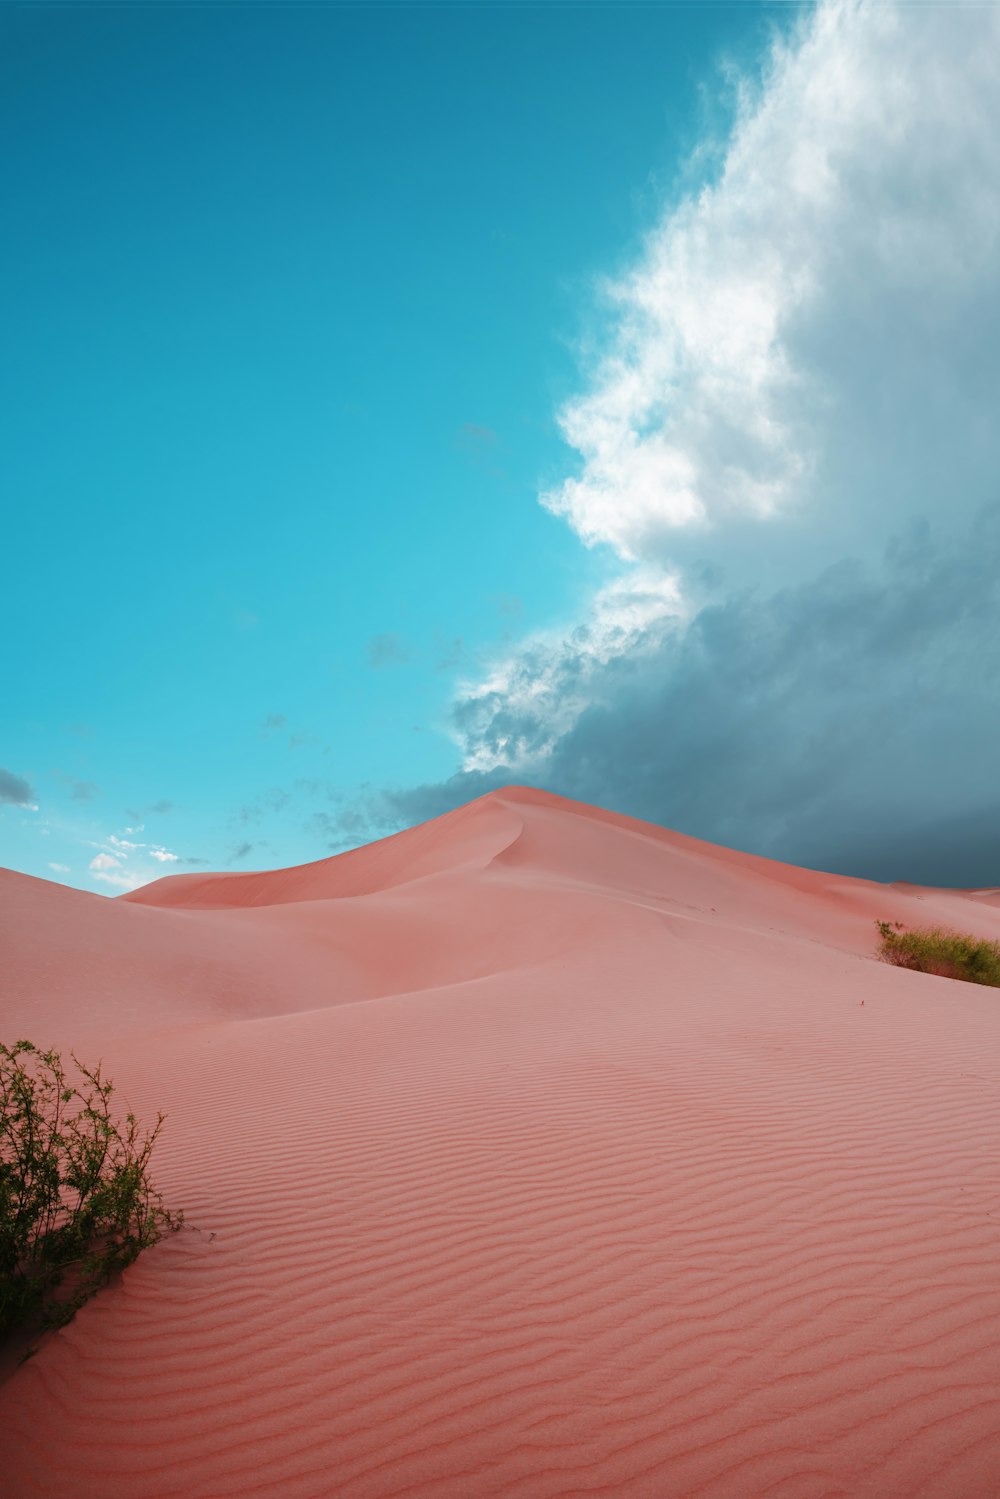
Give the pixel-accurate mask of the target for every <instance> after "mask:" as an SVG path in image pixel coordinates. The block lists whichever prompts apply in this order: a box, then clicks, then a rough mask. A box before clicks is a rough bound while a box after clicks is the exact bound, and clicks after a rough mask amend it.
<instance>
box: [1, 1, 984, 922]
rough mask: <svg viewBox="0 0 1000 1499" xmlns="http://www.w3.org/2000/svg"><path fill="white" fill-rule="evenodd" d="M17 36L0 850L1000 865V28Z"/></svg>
mask: <svg viewBox="0 0 1000 1499" xmlns="http://www.w3.org/2000/svg"><path fill="white" fill-rule="evenodd" d="M0 26H2V30H3V45H2V48H0V54H2V62H0V67H2V69H3V73H4V77H3V82H2V86H0V98H2V100H3V104H2V106H0V107H2V111H3V117H4V123H5V126H6V131H5V134H6V137H7V139H8V140H9V141H13V142H15V143H16V149H15V150H13V151H11V150H8V151H7V152H5V153H4V166H3V174H4V181H3V189H4V201H5V204H6V205H7V220H8V226H9V227H8V230H7V232H5V235H4V237H3V243H2V244H0V263H2V269H3V286H4V287H5V289H6V290H5V303H6V305H5V310H4V327H5V357H4V358H3V360H2V362H0V379H2V382H3V388H2V391H0V399H2V402H3V409H4V412H5V416H6V423H5V426H6V429H7V435H6V437H5V441H4V444H3V448H2V452H0V485H2V489H3V493H4V495H5V506H4V512H5V531H6V537H5V539H6V546H5V548H4V564H3V572H4V577H3V585H4V586H3V590H2V595H0V598H2V603H0V608H2V610H3V628H4V639H5V642H6V644H7V651H6V653H5V654H6V662H5V671H4V678H5V681H4V693H3V736H2V742H0V766H2V767H3V768H4V772H5V775H6V779H3V777H0V800H2V802H3V803H4V805H3V806H2V807H0V861H2V862H3V863H6V864H8V865H10V866H12V867H15V868H18V869H22V870H25V871H27V872H29V873H33V874H37V875H42V876H44V877H46V878H57V879H61V880H64V881H66V882H67V883H72V884H79V885H82V886H83V887H85V888H88V889H95V890H100V891H102V892H104V893H108V894H113V893H117V891H119V890H121V889H124V888H128V887H129V886H131V885H134V884H135V883H138V882H140V881H143V880H145V879H148V878H151V877H154V876H155V875H157V874H160V873H163V872H178V871H182V870H184V869H190V868H194V867H199V866H200V865H203V864H205V865H211V866H213V867H233V868H247V867H261V866H266V865H276V864H280V863H290V862H297V861H301V860H305V859H309V858H315V857H321V856H323V855H325V854H326V853H328V852H330V851H332V850H334V849H336V848H339V847H343V846H347V845H348V844H350V843H352V842H356V841H359V840H361V839H363V838H366V837H371V836H375V835H377V834H378V833H381V832H386V831H391V830H392V828H393V827H396V826H400V825H402V824H403V823H405V822H407V821H412V820H414V819H415V818H417V817H419V816H423V815H432V814H433V813H434V812H436V811H439V810H442V809H443V808H444V807H445V806H447V805H452V804H454V803H455V802H456V801H459V800H464V799H466V798H467V797H468V796H471V795H474V794H477V793H478V792H479V791H481V790H484V789H488V788H489V786H490V785H492V784H496V783H498V782H500V781H503V780H507V781H510V780H528V781H533V782H536V783H538V784H543V785H548V786H550V787H551V789H554V790H557V791H562V792H565V793H566V794H569V795H581V796H584V797H585V799H588V800H593V801H596V802H601V803H603V804H605V805H611V806H616V807H619V808H620V809H621V810H625V811H630V812H634V813H636V814H637V815H640V816H647V817H650V818H652V819H654V820H657V821H662V822H667V823H670V824H671V825H674V826H678V827H683V828H684V830H685V831H689V832H693V833H696V834H698V835H700V836H705V837H714V838H717V839H719V840H720V841H726V842H732V843H734V844H736V845H738V846H741V847H752V848H755V849H756V850H758V851H760V852H767V853H772V854H776V855H778V856H781V857H791V858H797V859H800V860H802V861H803V862H813V863H815V864H817V865H819V866H821V867H840V868H845V869H848V870H849V871H850V872H859V873H873V874H875V875H877V877H886V878H888V877H892V875H893V874H894V873H896V872H899V873H900V877H907V875H908V876H909V877H912V878H940V879H942V880H947V881H948V882H952V883H990V882H992V883H1000V873H998V874H996V875H995V876H993V877H991V875H990V871H991V870H992V869H993V868H994V865H995V863H996V860H997V858H998V857H1000V833H997V831H996V830H997V829H998V828H1000V821H998V819H997V816H996V808H997V805H998V798H997V797H996V796H994V795H993V793H992V791H991V786H992V774H993V773H992V760H993V755H992V744H993V743H995V742H996V741H995V737H993V736H995V734H996V731H997V729H998V728H1000V722H998V719H997V716H996V713H995V711H994V710H993V709H992V708H991V704H994V705H995V703H996V701H997V700H998V697H1000V694H998V693H997V692H996V691H995V690H994V688H995V687H997V686H1000V673H998V672H997V665H996V660H995V647H994V646H993V644H992V642H993V640H994V639H995V638H997V637H996V634H995V632H994V625H995V624H996V623H1000V614H998V612H997V611H998V605H997V600H996V597H995V592H994V591H993V587H992V584H991V582H990V578H991V577H992V576H993V574H991V573H990V572H989V570H988V569H987V571H986V572H985V574H984V575H983V576H978V575H977V578H975V579H973V578H970V577H969V576H965V575H963V573H962V563H961V559H962V558H966V559H968V558H970V557H977V558H981V557H983V556H987V555H992V554H991V553H989V550H988V549H989V546H992V545H993V542H992V541H991V540H990V538H992V537H993V531H992V530H991V529H990V523H989V520H988V518H987V520H986V521H984V520H983V519H982V518H983V516H984V515H987V517H988V512H989V507H990V506H991V505H995V504H996V502H997V500H998V499H1000V495H998V493H997V492H996V484H995V479H994V475H995V474H996V472H997V471H998V464H997V459H998V458H1000V454H997V453H996V452H995V447H996V441H995V439H994V438H993V437H992V434H991V427H992V425H994V423H993V422H992V420H991V413H995V408H996V397H997V395H998V391H997V384H998V378H997V367H996V352H995V351H996V347H997V342H996V338H995V334H996V332H997V331H998V329H1000V318H998V317H997V308H998V296H1000V289H998V285H997V266H998V264H1000V261H998V259H997V250H998V238H997V235H998V230H997V224H998V214H997V204H998V203H1000V182H998V169H997V166H996V160H995V150H994V148H993V145H992V142H993V141H994V139H995V138H996V127H997V125H998V121H997V118H996V114H997V107H996V104H995V102H994V101H995V100H996V99H997V98H998V97H1000V88H998V87H997V85H998V82H1000V70H998V57H1000V45H998V33H997V12H996V9H995V8H990V7H987V8H985V9H984V8H982V7H979V8H966V7H961V6H952V7H948V6H938V7H931V8H927V7H913V6H904V5H897V4H894V3H892V0H885V3H881V4H879V5H875V4H866V3H865V0H858V3H855V0H826V3H823V4H821V5H820V6H818V7H811V6H803V7H795V6H783V7H771V8H766V7H760V6H756V5H753V4H749V3H748V4H743V5H703V6H670V5H662V6H656V7H631V6H602V7H585V6H580V5H575V6H574V5H554V6H553V5H549V6H516V5H508V6H496V7H478V6H475V5H472V4H468V5H455V6H429V5H428V6H424V5H415V6H411V7H395V6H385V7H382V6H379V5H370V6H367V7H363V8H358V7H353V8H348V7H336V6H329V7H324V8H296V7H294V6H289V7H282V8H266V9H259V8H252V7H236V8H229V7H214V6H213V7H208V6H206V7H204V8H200V7H198V6H177V7H170V6H159V7H149V8H147V7H145V6H142V7H139V6H136V7H131V8H129V7H125V8H100V7H89V6H83V5H81V6H77V7H69V8H67V7H48V6H29V7H26V8H21V9H18V10H14V9H12V8H10V7H8V8H5V10H4V12H3V15H2V17H0ZM540 499H541V501H542V502H541V503H539V501H540ZM942 527H943V530H942ZM921 538H923V540H922V541H921ZM921 546H923V549H924V550H923V552H921V551H920V547H921ZM918 556H919V557H922V558H923V561H921V562H920V563H919V564H918V563H917V562H915V561H914V560H913V559H914V558H916V557H918ZM901 559H902V560H901ZM907 559H909V561H907ZM831 566H832V567H833V569H834V574H833V576H834V583H833V584H831V583H830V581H829V578H828V576H827V571H826V570H827V569H829V568H830V567H831ZM838 568H839V569H840V571H839V572H838V571H837V569H838ZM844 569H846V571H845V570H844ZM852 569H853V571H852ZM838 580H839V581H838ZM977 587H978V589H979V594H976V592H975V589H976V588H977ZM817 599H823V600H826V604H825V614H824V615H823V616H822V618H820V617H817V616H816V613H815V609H816V605H815V601H816V600H817ZM970 600H971V601H972V602H970ZM796 601H797V602H796ZM973 603H975V607H974V608H973ZM727 629H729V630H730V631H731V632H732V634H731V636H727V635H726V630H727ZM720 631H721V632H722V633H721V635H720ZM706 641H707V642H708V644H706ZM720 641H721V642H722V644H720ZM727 641H728V644H727V643H726V642H727ZM804 641H812V642H815V645H814V649H813V654H812V655H809V656H807V657H806V658H804V659H802V642H804ZM847 641H850V642H851V645H850V650H851V654H850V656H849V657H845V656H844V654H843V653H844V651H845V649H847V647H846V646H845V642H847ZM838 652H840V654H839V655H838ZM793 656H794V658H795V660H794V663H792V662H791V660H790V658H791V657H793ZM699 672H700V673H701V675H700V676H699ZM796 672H798V673H799V676H798V677H797V678H796V676H795V673H796ZM727 673H729V674H731V677H732V683H733V685H732V687H731V688H730V690H729V691H728V693H726V692H723V691H721V686H720V684H722V683H723V682H724V681H725V680H726V676H727ZM750 680H753V681H755V682H757V683H758V684H759V689H758V690H757V691H756V694H755V696H754V697H753V698H752V700H750V699H748V698H747V696H746V694H747V685H746V684H747V682H748V681H750ZM790 682H791V683H792V684H793V685H792V687H790V686H789V683H790ZM796 682H797V684H798V685H797V686H796V685H794V684H795V683H796ZM873 682H874V683H875V684H876V685H875V689H874V697H873V696H872V685H871V684H872V683H873ZM817 683H820V684H821V685H820V687H819V688H818V687H817ZM865 684H867V685H865ZM897 697H898V700H899V701H898V704H896V708H895V711H894V712H891V713H889V714H888V723H884V722H883V716H884V715H885V713H886V709H887V705H888V704H894V703H896V699H897ZM946 704H947V711H946V710H945V705H946ZM762 705H763V706H762ZM710 708H711V711H710ZM919 713H923V715H924V716H923V717H922V718H920V717H919V716H918V717H914V715H915V714H918V715H919ZM755 715H756V716H755ZM693 724H695V725H700V727H699V728H698V730H697V733H695V730H694V729H693V728H692V725H693ZM849 725H851V726H853V734H854V737H853V738H852V737H851V734H849V733H847V726H849ZM946 725H951V726H952V732H951V735H949V733H948V732H947V731H946V728H945V726H946ZM838 736H839V737H838ZM894 736H897V737H898V740H899V742H898V743H895V742H894ZM832 744H836V746H837V757H836V760H835V762H834V763H828V761H827V759H826V752H827V750H828V749H829V747H830V746H831V745H832ZM890 744H892V755H891V756H890V753H889V745H890ZM879 745H881V746H882V747H883V749H882V750H881V751H879V753H876V752H875V748H873V747H877V746H879ZM873 755H874V759H873ZM845 765H848V766H850V765H854V766H855V767H856V768H857V774H856V776H855V778H854V779H853V780H852V779H851V777H850V776H849V775H847V776H846V777H845V771H844V766H845ZM776 778H777V779H776ZM945 786H952V787H955V788H957V789H955V790H954V792H953V793H952V794H951V795H950V796H945V795H944V793H943V791H942V787H945ZM991 798H992V799H991ZM880 818H881V821H880V820H879V819H880ZM924 824H926V826H927V832H926V835H921V836H920V837H917V834H916V833H915V831H914V830H915V829H917V830H918V829H919V828H921V827H923V826H924ZM942 827H944V828H946V829H947V836H944V835H942V832H941V829H942ZM851 828H854V829H855V833H854V834H852V835H851V836H847V834H846V833H845V829H847V833H850V829H851ZM960 828H966V829H971V831H967V832H966V833H963V834H961V835H960V834H958V833H956V831H955V830H956V829H960ZM984 828H986V829H987V833H986V834H985V835H984V832H983V829H984ZM128 829H132V830H133V831H131V832H129V831H127V830H128ZM935 829H936V830H937V831H935ZM989 829H993V832H989ZM140 830H141V831H140ZM984 836H985V837H986V842H985V844H984V842H983V838H984ZM942 838H943V841H942ZM873 839H875V840H876V841H875V842H873ZM907 839H909V840H910V841H909V843H908V842H907ZM914 839H916V843H915V844H914ZM991 839H992V840H993V841H990V840H991ZM878 840H881V841H878ZM876 843H877V846H876ZM127 844H131V845H134V846H133V847H126V845H127ZM880 850H881V851H882V852H881V853H880ZM928 850H930V854H929V855H928Z"/></svg>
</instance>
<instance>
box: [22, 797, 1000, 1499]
mask: <svg viewBox="0 0 1000 1499" xmlns="http://www.w3.org/2000/svg"><path fill="white" fill-rule="evenodd" d="M876 918H881V919H889V920H900V921H904V922H906V923H907V924H909V925H916V924H923V923H926V922H930V921H935V922H942V923H947V924H949V925H956V926H960V927H963V928H966V929H971V930H974V931H976V932H979V933H981V934H982V935H984V936H990V937H1000V905H998V903H997V892H996V891H993V890H990V891H979V892H956V891H933V890H923V889H919V888H916V887H912V886H881V885H873V884H870V883H867V882H865V881H860V880H851V879H847V878H840V877H836V876H831V875H823V874H817V873H814V872H811V871H806V870H799V869H794V868H790V867H788V866H783V865H779V864H775V863H772V862H769V861H767V860H763V859H758V858H753V857H751V856H749V855H743V854H737V853H733V852H731V851H729V850H725V849H721V848H715V847H713V846H711V845H708V844H703V843H699V842H697V841H696V840H694V839H690V838H686V837H682V836H681V835H678V834H673V833H669V832H665V831H663V830H661V829H657V828H653V827H649V826H646V825H644V824H641V823H637V822H634V821H631V820H630V819H627V818H623V817H617V816H614V815H612V814H610V813H606V812H602V811H598V810H597V809H595V808H590V807H585V806H581V805H579V804H576V803H572V802H566V801H562V800H560V799H559V798H557V797H553V796H549V795H546V794H544V793H541V792H537V791H530V790H526V789H524V788H519V787H512V788H508V789H507V790H505V791H503V792H499V793H496V794H493V795H491V796H488V797H485V798H483V799H481V800H480V801H478V802H474V803H471V804H470V805H469V806H467V807H464V808H461V809H459V810H458V811H456V812H453V813H450V814H448V815H447V816H446V817H442V818H439V819H437V820H436V821H434V822H431V823H428V824H425V825H424V826H423V827H420V828H416V829H413V830H411V831H409V832H406V833H402V834H399V835H397V836H396V837H393V838H389V839H385V840H383V841H382V842H380V843H376V844H373V845H371V846H370V847H368V848H364V849H359V850H356V851H354V852H352V853H348V854H343V855H340V856H338V857H337V858H334V859H328V860H323V861H320V862H318V863H315V864H309V865H303V866H301V867H299V868H297V869H289V870H278V871H275V872H273V873H263V874H239V875H232V874H230V875H204V876H203V875H186V876H179V877H172V878H168V879H164V880H161V881H158V882H157V883H155V884H153V885H149V886H146V887H145V888H144V889H142V890H139V891H136V892H135V893H134V894H132V895H130V896H125V897H121V898H119V899H116V900H108V899H106V898H103V897H99V896H91V895H87V894H84V893H81V892H79V891H74V890H69V889H65V888H63V887H61V886H55V885H50V884H48V883H47V882H45V881H40V880H33V879H30V878H29V877H27V876H21V875H15V874H10V873H5V874H3V876H2V878H0V925H2V932H0V943H2V947H0V951H2V956H3V977H4V983H3V990H2V996H0V1004H2V1007H3V1036H4V1039H5V1040H8V1041H9V1040H13V1039H16V1037H18V1036H20V1035H27V1036H30V1037H31V1038H32V1039H34V1040H36V1041H37V1042H39V1043H40V1044H44V1045H53V1046H57V1047H59V1048H60V1049H62V1050H63V1051H68V1050H69V1049H70V1048H71V1047H73V1048H76V1049H77V1050H78V1051H79V1052H80V1054H81V1055H83V1056H85V1057H87V1058H94V1057H96V1056H102V1057H103V1058H104V1060H105V1063H106V1066H107V1070H108V1073H109V1075H110V1076H111V1077H112V1078H114V1080H115V1082H116V1084H117V1089H118V1093H119V1095H120V1096H121V1097H122V1098H123V1099H127V1100H128V1102H129V1103H130V1104H131V1105H132V1106H133V1107H135V1109H136V1110H137V1111H138V1112H139V1113H140V1114H141V1115H143V1116H145V1117H149V1116H151V1115H153V1114H155V1112H156V1110H157V1109H158V1108H162V1109H164V1110H165V1111H166V1112H167V1113H168V1115H169V1117H168V1121H167V1124H166V1126H165V1130H164V1134H163V1137H162V1141H161V1143H160V1145H159V1146H158V1149H157V1155H156V1157H154V1164H155V1168H156V1169H155V1173H154V1174H155V1176H156V1179H157V1182H158V1184H159V1185H160V1186H161V1187H162V1189H163V1190H164V1193H165V1196H166V1197H167V1200H168V1202H169V1203H170V1204H171V1205H173V1206H176V1207H182V1208H183V1209H184V1210H185V1212H186V1214H187V1218H188V1224H189V1226H188V1227H187V1228H185V1229H184V1230H183V1231H182V1232H181V1233H180V1234H178V1235H176V1236H173V1237H172V1238H170V1239H168V1240H166V1241H164V1242H162V1243H161V1244H159V1245H158V1246H156V1247H155V1248H154V1249H153V1250H151V1251H149V1252H148V1253H147V1254H146V1255H144V1256H143V1257H142V1258H141V1259H140V1260H139V1261H138V1262H137V1263H136V1264H135V1265H134V1266H133V1267H131V1268H130V1269H129V1270H128V1271H127V1272H126V1274H125V1275H124V1277H123V1278H122V1280H121V1281H120V1283H118V1284H116V1285H114V1286H113V1287H110V1288H109V1289H107V1290H106V1291H104V1292H102V1293H101V1294H100V1295H99V1296H98V1297H97V1298H96V1299H95V1300H94V1301H92V1302H91V1303H90V1304H89V1305H88V1306H87V1307H85V1308H84V1309H83V1311H82V1312H80V1313H79V1314H78V1316H77V1318H76V1320H75V1321H74V1322H73V1323H72V1324H71V1325H70V1326H69V1327H68V1328H66V1329H64V1330H62V1331H60V1332H58V1333H56V1334H54V1335H52V1336H50V1337H49V1338H48V1339H47V1340H46V1341H45V1343H44V1344H43V1346H42V1347H41V1349H40V1351H39V1353H38V1354H37V1355H36V1357H35V1358H33V1359H32V1360H31V1361H30V1362H29V1363H27V1364H25V1365H24V1366H22V1367H21V1368H19V1369H18V1370H17V1371H16V1372H15V1373H13V1374H12V1375H10V1377H8V1378H7V1380H6V1382H5V1383H4V1384H3V1386H2V1388H0V1444H2V1447H3V1452H2V1462H0V1493H2V1495H3V1499H36V1496H37V1499H43V1496H44V1499H65V1496H73V1499H222V1496H240V1499H244V1496H259V1499H263V1496H275V1499H322V1496H344V1499H569V1496H584V1495H586V1496H588V1499H603V1496H612V1495H614V1496H636V1499H682V1496H683V1499H687V1496H692V1499H694V1496H698V1499H702V1496H704V1499H709V1496H710V1499H742V1496H747V1499H750V1496H753V1499H757V1496H768V1499H821V1496H822V1499H826V1496H844V1499H847V1496H850V1499H887V1496H896V1495H900V1496H923V1499H992V1496H995V1495H996V1494H998V1493H1000V995H998V994H997V993H996V992H995V991H992V990H989V989H980V988H977V987H975V986H972V985H964V984H956V983H952V982H949V981H947V980H944V979H937V978H933V977H929V976H925V975H920V974H913V973H907V972H904V971H901V970H898V969H892V968H889V967H887V966H885V965H882V964H880V963H878V962H876V961H874V959H873V951H874V937H875V933H874V928H873V922H874V920H875V919H876Z"/></svg>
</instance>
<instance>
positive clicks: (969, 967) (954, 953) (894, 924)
mask: <svg viewBox="0 0 1000 1499" xmlns="http://www.w3.org/2000/svg"><path fill="white" fill-rule="evenodd" d="M875 925H876V927H877V928H878V932H879V938H880V943H879V957H880V958H881V959H882V961H883V962H884V963H892V964H893V965H894V966H895V967H896V968H910V969H913V971H914V972H916V973H935V974H937V975H938V976H939V977H940V978H946V979H961V980H963V981H964V982H965V983H967V984H993V985H995V986H996V987H997V988H1000V942H988V941H987V940H986V939H985V938H982V937H973V936H971V935H970V934H969V933H968V932H950V931H948V930H947V929H946V928H945V927H939V926H932V927H919V928H917V929H916V930H914V931H908V930H906V929H905V928H904V927H903V924H902V922H899V921H876V923H875Z"/></svg>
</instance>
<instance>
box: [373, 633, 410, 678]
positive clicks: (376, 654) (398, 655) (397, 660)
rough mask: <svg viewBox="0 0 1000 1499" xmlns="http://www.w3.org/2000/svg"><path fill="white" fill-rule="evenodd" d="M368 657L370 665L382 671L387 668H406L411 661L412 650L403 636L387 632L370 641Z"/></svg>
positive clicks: (375, 636)
mask: <svg viewBox="0 0 1000 1499" xmlns="http://www.w3.org/2000/svg"><path fill="white" fill-rule="evenodd" d="M367 656H368V665H369V666H370V667H372V669H373V670H375V671H381V670H383V669H384V668H385V667H387V666H404V665H405V664H406V663H407V662H408V661H409V659H410V650H409V647H408V646H407V644H406V642H405V641H404V640H403V639H402V637H401V636H399V635H394V634H392V633H391V632H387V633H385V634H382V635H374V636H373V637H372V639H371V640H369V642H368V646H367Z"/></svg>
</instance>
